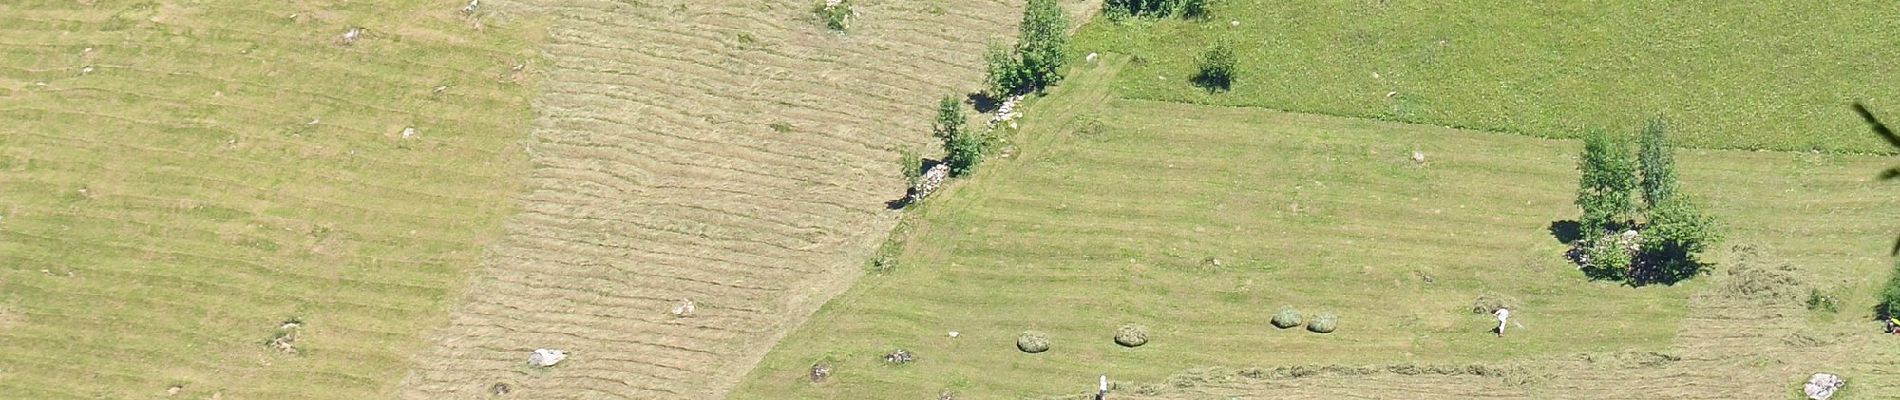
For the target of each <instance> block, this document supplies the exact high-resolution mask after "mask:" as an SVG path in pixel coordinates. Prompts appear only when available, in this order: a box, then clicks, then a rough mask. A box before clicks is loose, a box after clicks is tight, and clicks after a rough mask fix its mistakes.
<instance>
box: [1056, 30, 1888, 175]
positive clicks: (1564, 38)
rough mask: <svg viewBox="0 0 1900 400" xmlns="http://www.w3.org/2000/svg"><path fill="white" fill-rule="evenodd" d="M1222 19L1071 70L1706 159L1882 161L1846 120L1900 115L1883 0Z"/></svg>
mask: <svg viewBox="0 0 1900 400" xmlns="http://www.w3.org/2000/svg"><path fill="white" fill-rule="evenodd" d="M1219 4H1220V5H1219V6H1217V8H1216V9H1215V11H1214V16H1213V17H1212V18H1211V19H1210V20H1207V21H1181V20H1166V21H1160V22H1156V21H1148V20H1144V21H1135V22H1130V23H1126V24H1113V23H1106V22H1104V23H1095V24H1091V25H1090V26H1088V27H1087V28H1085V29H1083V30H1082V31H1081V32H1080V33H1079V34H1078V36H1077V48H1078V49H1080V51H1079V52H1078V54H1087V53H1088V52H1092V51H1093V52H1110V51H1112V52H1119V53H1125V54H1133V55H1134V56H1136V57H1138V59H1140V60H1143V61H1144V62H1137V63H1136V64H1135V65H1133V66H1131V68H1130V69H1129V71H1128V72H1129V73H1126V74H1123V75H1122V76H1121V78H1120V79H1118V80H1117V81H1116V83H1115V86H1116V93H1117V94H1119V95H1121V96H1124V97H1128V98H1137V99H1152V100H1168V101H1180V102H1190V103H1203V104H1218V105H1246V106H1260V107H1267V108H1275V109H1283V110H1293V111H1301V112H1313V113H1321V114H1332V115H1344V116H1355V117H1367V118H1378V119H1385V120H1392V121H1404V122H1415V123H1424V124H1431V125H1446V126H1454V127H1465V128H1473V129H1482V130H1497V131H1508V132H1516V133H1522V134H1528V135H1533V136H1541V137H1559V138H1568V137H1574V136H1576V135H1577V134H1579V133H1581V132H1585V131H1588V130H1593V129H1604V130H1611V131H1619V132H1633V131H1634V130H1635V129H1636V128H1638V127H1640V126H1641V124H1642V123H1643V121H1644V120H1646V119H1648V118H1650V117H1653V116H1663V117H1667V118H1669V119H1670V120H1671V121H1673V122H1675V124H1676V126H1677V127H1678V132H1679V135H1678V137H1679V138H1681V141H1682V142H1683V143H1684V144H1687V145H1692V146H1697V147H1707V148H1736V149H1775V150H1803V151H1806V150H1811V149H1816V150H1825V151H1851V152H1885V151H1889V150H1890V149H1887V148H1886V147H1885V146H1884V145H1883V144H1882V143H1880V142H1879V141H1878V140H1876V139H1875V138H1874V137H1872V136H1871V135H1869V134H1868V133H1867V131H1866V128H1865V126H1863V125H1861V123H1860V122H1859V121H1858V120H1856V119H1855V118H1854V116H1853V113H1852V112H1851V111H1850V110H1848V108H1847V105H1848V103H1850V102H1852V101H1855V100H1861V101H1868V102H1870V103H1871V104H1873V105H1874V106H1875V108H1876V109H1890V110H1900V92H1896V91H1895V90H1894V89H1893V85H1892V84H1890V82H1894V81H1896V80H1900V64H1896V63H1893V62H1892V60H1895V59H1900V47H1896V46H1893V38H1894V37H1900V26H1897V25H1895V24H1892V23H1889V21H1887V16H1891V15H1893V14H1894V13H1896V12H1900V4H1895V3H1893V2H1887V1H1849V2H1806V1H1759V2H1728V1H1683V2H1667V3H1656V2H1635V1H1613V2H1560V3H1541V4H1518V3H1500V2H1490V1H1436V2H1414V1H1350V2H1341V1H1227V2H1220V3H1219ZM1236 21H1237V22H1238V25H1232V23H1234V22H1236ZM1216 37H1227V38H1230V39H1232V40H1233V42H1234V44H1235V46H1236V49H1237V50H1238V52H1239V59H1240V65H1241V68H1240V78H1239V83H1238V84H1236V85H1235V86H1234V89H1233V91H1232V92H1229V93H1218V94H1210V93H1207V92H1205V91H1202V90H1200V89H1197V88H1194V87H1192V86H1190V85H1189V84H1188V80H1189V78H1190V77H1191V76H1192V74H1193V73H1194V68H1195V67H1194V59H1195V57H1197V56H1198V55H1199V54H1200V52H1201V51H1202V50H1203V49H1205V48H1206V46H1207V45H1208V44H1209V43H1211V42H1212V40H1213V39H1214V38H1216Z"/></svg>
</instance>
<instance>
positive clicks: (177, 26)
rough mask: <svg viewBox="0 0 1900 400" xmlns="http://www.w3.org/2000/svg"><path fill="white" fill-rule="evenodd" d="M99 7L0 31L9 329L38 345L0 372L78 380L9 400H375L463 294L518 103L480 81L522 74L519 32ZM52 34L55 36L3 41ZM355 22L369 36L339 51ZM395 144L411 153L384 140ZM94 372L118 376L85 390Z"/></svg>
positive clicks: (423, 8) (285, 12)
mask: <svg viewBox="0 0 1900 400" xmlns="http://www.w3.org/2000/svg"><path fill="white" fill-rule="evenodd" d="M104 3H105V4H93V5H86V6H82V7H77V8H73V7H74V5H73V4H72V3H46V4H40V3H32V4H27V3H14V4H11V5H9V6H5V7H6V11H5V12H0V15H6V16H8V17H7V19H6V20H5V21H6V22H7V23H0V25H5V26H8V27H9V28H8V29H10V31H9V35H8V37H9V38H11V39H10V40H9V41H8V42H7V44H0V57H3V59H5V60H10V61H15V62H9V63H5V64H7V65H8V66H9V67H12V68H5V69H0V87H5V89H4V90H0V109H4V110H7V111H5V112H0V120H6V121H7V122H8V123H7V124H0V125H6V126H8V127H10V129H8V128H0V130H5V131H4V132H0V133H3V134H0V137H6V139H0V184H4V185H6V186H7V187H8V188H9V189H8V190H7V191H6V192H5V193H4V194H0V213H4V217H5V219H4V222H0V236H4V237H10V238H14V239H16V240H12V241H9V242H12V243H11V244H9V245H7V246H4V249H5V250H4V251H0V258H4V259H7V260H10V261H13V262H11V263H9V264H10V265H13V266H14V268H9V270H11V272H10V273H8V274H7V276H6V277H5V278H4V279H3V280H0V282H4V283H0V296H4V302H3V303H0V304H5V305H3V306H0V313H7V314H8V315H23V317H20V318H21V319H23V320H24V321H27V322H26V323H24V325H23V326H32V327H34V329H25V328H20V329H14V328H11V327H10V328H8V329H7V338H6V339H0V360H4V359H12V358H16V357H31V356H30V354H38V353H40V352H43V351H44V349H46V348H61V349H67V353H65V354H64V355H63V356H62V357H64V362H65V363H68V364H69V365H72V366H74V368H71V369H26V370H18V371H15V370H9V372H10V375H9V379H8V380H7V381H6V382H4V383H0V386H6V387H7V390H8V391H9V392H11V393H16V394H17V393H25V392H36V391H35V390H36V389H35V388H46V387H57V388H60V390H59V391H58V394H54V395H49V396H46V398H62V397H74V398H94V397H108V398H119V397H137V396H141V395H149V394H156V393H162V392H163V391H164V389H165V387H166V386H168V385H172V384H182V385H184V387H185V389H184V393H182V394H183V395H186V396H192V397H209V396H211V395H212V394H217V393H222V394H223V395H224V396H237V397H276V398H340V397H364V396H370V397H374V396H378V394H377V393H383V395H386V394H387V393H388V390H389V389H390V388H391V387H392V386H391V385H392V384H393V380H392V379H391V376H392V375H394V373H395V372H394V371H400V370H401V368H402V367H403V365H404V364H406V363H407V362H408V359H407V356H406V354H405V353H406V351H404V349H410V348H414V347H415V346H416V341H415V340H414V339H415V335H416V334H417V333H418V332H419V331H420V330H421V329H422V328H424V327H426V326H427V324H429V321H430V320H431V319H430V318H428V317H427V316H428V315H431V314H434V313H438V312H440V311H441V310H442V309H443V308H444V306H445V305H446V302H445V298H446V297H448V295H449V294H451V293H453V292H454V291H453V289H452V286H454V285H455V284H456V283H457V282H458V281H459V277H460V275H458V272H457V267H454V266H452V264H454V263H455V261H454V260H456V259H470V258H472V257H473V256H474V254H475V253H474V252H473V251H471V250H473V249H474V248H476V247H477V246H476V245H475V242H476V241H477V240H478V237H479V236H480V235H481V232H483V231H487V230H491V229H492V228H491V227H492V226H494V224H495V221H497V219H496V217H497V216H498V215H499V214H500V213H503V212H505V211H506V210H507V205H506V204H495V203H494V202H493V201H492V199H495V198H497V197H498V196H497V194H502V196H505V193H507V192H509V191H511V188H512V186H511V185H509V184H508V183H507V182H505V181H506V180H508V179H510V178H511V177H512V176H513V174H511V173H509V172H507V171H508V170H509V169H510V168H512V166H513V165H519V164H518V163H516V162H510V161H509V159H511V158H512V157H515V155H516V154H518V153H517V150H510V149H508V145H509V144H510V143H511V142H512V140H513V139H512V138H511V137H510V136H511V135H512V134H514V133H516V132H509V131H512V130H518V129H520V128H522V127H525V121H526V118H525V117H526V116H527V114H526V110H525V105H526V100H527V96H526V91H525V90H524V89H525V87H523V86H520V85H513V84H509V83H506V82H500V81H498V80H497V79H495V77H498V76H499V74H498V72H502V71H506V68H507V65H508V64H506V63H505V62H503V61H502V60H501V59H515V60H520V59H525V58H527V57H531V56H532V55H531V54H528V53H525V52H524V51H523V50H525V46H523V45H524V44H525V43H526V41H525V40H524V39H518V38H515V37H516V36H517V35H520V36H519V37H527V36H529V35H525V34H524V32H527V31H522V30H519V29H520V27H506V26H492V25H491V26H490V28H489V29H488V30H487V31H486V32H484V33H475V32H473V31H472V30H470V29H468V28H467V25H466V21H464V20H461V19H459V18H458V17H456V16H455V14H454V13H453V10H452V9H449V8H444V9H442V10H435V9H434V8H435V7H434V6H433V5H423V4H396V3H391V4H380V5H379V7H378V8H377V9H376V10H375V11H377V13H375V14H369V13H363V11H366V9H362V8H360V6H352V7H357V9H330V10H323V9H321V8H328V7H331V5H288V4H287V5H275V6H272V5H263V6H261V7H258V6H252V7H230V6H224V5H205V4H192V5H181V4H156V3H149V4H132V3H125V2H104ZM53 7H58V8H63V9H54V8H53ZM28 9H30V10H31V11H25V10H28ZM15 11H20V12H15ZM292 14H298V15H303V16H305V17H303V18H299V19H292V18H288V17H287V16H290V15H292ZM353 14H354V15H353ZM47 16H63V17H54V18H58V19H59V20H60V21H65V22H52V23H34V22H30V21H27V22H22V23H18V24H15V23H11V22H16V21H24V20H32V19H38V18H46V17H47ZM311 16H315V17H311ZM358 16H366V17H362V18H358ZM15 18H17V19H15ZM340 18H349V19H351V20H352V21H341V20H340ZM74 21H79V22H82V23H79V24H75V23H74ZM212 21H215V22H216V23H215V24H212V23H211V22H212ZM353 24H361V25H356V26H367V27H369V28H370V31H371V34H370V35H368V37H367V38H366V40H364V41H363V42H361V43H359V44H358V46H353V47H342V46H339V45H337V44H336V41H335V38H336V36H335V35H339V34H340V33H341V32H342V30H343V29H344V28H347V27H348V26H351V25H353ZM41 28H46V29H41ZM33 30H39V32H31V31H33ZM457 36H463V37H457ZM510 42H512V44H510ZM87 48H91V50H90V51H82V50H83V49H87ZM410 57H427V58H431V60H428V61H421V60H408V59H407V58H410ZM483 58H490V59H483ZM471 61H472V62H471ZM15 66H17V67H15ZM83 67H89V68H90V71H89V72H88V71H82V68H83ZM292 71H294V72H292ZM443 84H447V85H450V86H452V88H451V89H450V90H448V91H447V92H445V93H444V95H443V96H441V97H431V96H429V93H430V88H432V87H435V86H437V85H443ZM470 107H480V108H482V110H483V111H482V112H480V113H476V112H471V110H470ZM511 109H512V110H511ZM313 117H316V118H322V120H323V122H322V123H320V124H317V125H314V126H311V127H301V126H302V124H303V123H304V121H307V120H309V119H310V118H313ZM410 126H412V127H416V128H418V129H419V130H420V131H421V132H422V134H423V136H422V137H421V138H419V139H415V140H412V141H410V144H407V145H404V144H399V143H398V141H399V139H398V135H397V132H398V131H400V130H401V129H402V128H404V127H410ZM233 144H235V145H233ZM417 144H420V145H417ZM339 161H342V162H339ZM82 189H84V193H81V190H82ZM41 269H45V270H47V272H46V273H41V272H40V271H39V270H41ZM69 273H70V275H68V274H69ZM48 310H53V311H51V312H49V311H48ZM74 310H77V311H81V312H79V313H69V312H61V311H74ZM293 316H300V317H302V318H304V319H305V321H306V323H307V325H306V329H305V331H304V338H303V340H302V341H300V347H303V348H304V350H305V351H304V352H303V355H301V356H297V357H288V356H282V355H273V354H271V353H270V352H269V351H268V350H266V349H265V348H264V346H263V345H262V342H263V340H264V339H265V338H268V337H269V335H270V334H271V332H272V330H273V329H274V328H275V327H276V326H277V324H279V323H280V322H282V321H283V320H284V319H285V318H289V317H293ZM67 331H84V332H93V333H96V334H95V335H84V336H74V335H71V334H67V333H63V332H67ZM345 360H347V361H345ZM108 370H116V371H124V372H125V374H123V376H122V377H121V378H123V379H111V380H105V379H88V378H87V377H92V376H99V375H97V374H98V372H93V371H108Z"/></svg>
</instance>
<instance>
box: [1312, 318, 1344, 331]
mask: <svg viewBox="0 0 1900 400" xmlns="http://www.w3.org/2000/svg"><path fill="white" fill-rule="evenodd" d="M1337 328H1339V318H1338V317H1334V316H1333V315H1332V314H1320V315H1319V316H1318V317H1315V318H1313V321H1312V322H1308V323H1306V330H1308V331H1312V332H1313V333H1333V330H1334V329H1337Z"/></svg>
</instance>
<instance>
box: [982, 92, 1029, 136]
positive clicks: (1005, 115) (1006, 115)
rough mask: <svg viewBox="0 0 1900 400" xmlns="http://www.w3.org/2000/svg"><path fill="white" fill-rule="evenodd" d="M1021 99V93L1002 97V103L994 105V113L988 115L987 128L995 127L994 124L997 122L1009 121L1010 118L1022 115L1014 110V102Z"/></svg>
mask: <svg viewBox="0 0 1900 400" xmlns="http://www.w3.org/2000/svg"><path fill="white" fill-rule="evenodd" d="M1022 101H1023V95H1020V94H1019V95H1015V96H1009V98H1007V99H1003V104H1002V105H999V106H996V115H995V116H992V117H990V122H989V123H988V126H989V128H990V129H996V124H998V123H1003V122H1009V121H1010V120H1014V119H1016V118H1017V117H1021V116H1023V115H1022V113H1019V112H1016V103H1020V102H1022Z"/></svg>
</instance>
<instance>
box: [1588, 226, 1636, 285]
mask: <svg viewBox="0 0 1900 400" xmlns="http://www.w3.org/2000/svg"><path fill="white" fill-rule="evenodd" d="M1589 257H1590V258H1589V260H1590V261H1589V262H1587V263H1585V264H1584V266H1583V268H1584V273H1585V274H1587V275H1590V277H1591V278H1595V279H1608V280H1622V279H1623V278H1624V277H1626V276H1628V275H1629V270H1630V262H1631V259H1630V253H1629V251H1628V249H1625V248H1623V246H1622V245H1620V244H1618V243H1617V241H1616V236H1615V235H1610V236H1602V237H1598V238H1597V239H1596V240H1595V241H1593V242H1592V243H1591V244H1590V250H1589Z"/></svg>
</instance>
